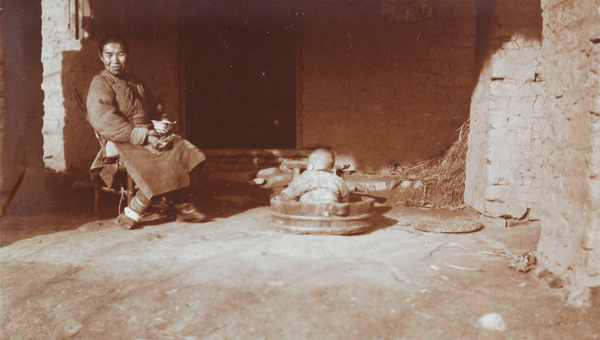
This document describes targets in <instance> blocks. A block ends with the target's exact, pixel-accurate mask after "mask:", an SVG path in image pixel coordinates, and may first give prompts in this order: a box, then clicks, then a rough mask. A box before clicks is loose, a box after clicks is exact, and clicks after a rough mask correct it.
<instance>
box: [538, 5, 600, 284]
mask: <svg viewBox="0 0 600 340" xmlns="http://www.w3.org/2000/svg"><path fill="white" fill-rule="evenodd" d="M542 6H543V13H544V14H543V16H544V23H545V25H544V46H543V49H542V53H543V56H542V69H543V78H544V85H545V90H546V95H545V98H544V99H545V105H544V107H545V116H546V119H547V121H546V124H544V130H543V131H544V139H543V143H544V145H545V146H546V149H547V154H546V158H545V160H546V164H545V165H544V177H543V186H544V192H543V195H542V196H541V200H542V201H543V204H544V209H543V211H542V218H541V222H542V232H541V235H540V242H539V245H538V250H539V251H540V252H541V253H542V254H544V255H545V256H546V257H548V258H549V259H550V260H551V261H553V262H554V263H555V264H556V265H558V266H559V267H562V268H563V271H564V269H565V268H568V267H571V268H574V269H575V275H576V280H577V283H578V284H581V285H590V286H593V285H596V286H597V285H600V177H599V176H600V84H599V83H600V77H599V75H598V70H600V7H599V6H598V3H597V2H595V1H576V2H565V1H557V0H548V1H543V2H542ZM558 272H560V271H558Z"/></svg>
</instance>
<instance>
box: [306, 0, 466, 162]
mask: <svg viewBox="0 0 600 340" xmlns="http://www.w3.org/2000/svg"><path fill="white" fill-rule="evenodd" d="M414 3H417V2H415V1H412V2H411V1H331V2H328V1H322V2H309V1H307V2H303V13H304V17H303V18H302V23H303V27H304V31H303V50H302V57H303V65H302V66H303V74H302V78H303V97H302V105H303V108H302V132H303V135H302V141H303V147H305V148H314V147H331V148H332V149H333V150H334V151H335V152H336V153H337V154H338V155H340V157H341V158H342V159H343V158H347V159H349V160H351V161H353V163H354V164H355V165H356V168H357V169H358V170H361V171H367V172H379V171H385V170H389V169H390V168H391V167H393V166H394V165H400V166H410V165H414V164H415V163H416V162H418V161H420V160H423V159H427V158H430V157H432V156H435V155H437V154H439V153H441V152H443V151H444V150H445V148H447V147H449V146H450V145H451V144H452V142H454V140H455V138H456V137H457V129H458V128H460V126H461V125H462V124H463V123H464V122H465V121H466V120H467V119H468V114H469V101H470V96H471V91H472V84H473V82H472V72H473V48H474V44H475V1H474V0H473V1H470V0H469V1H434V2H431V3H432V4H433V7H431V8H422V7H420V6H419V7H418V9H415V8H410V7H405V6H409V5H410V4H414Z"/></svg>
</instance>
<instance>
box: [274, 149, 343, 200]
mask: <svg viewBox="0 0 600 340" xmlns="http://www.w3.org/2000/svg"><path fill="white" fill-rule="evenodd" d="M334 166H335V155H334V154H333V152H331V151H329V150H326V149H317V150H315V151H313V153H311V154H310V156H308V164H307V166H306V171H304V172H303V173H302V174H300V176H298V177H296V178H295V179H294V180H293V181H292V182H291V183H290V184H289V185H288V187H287V188H285V190H283V191H282V192H281V195H279V197H278V198H279V199H280V200H282V201H300V202H322V203H335V202H348V199H349V197H350V191H349V190H348V186H347V185H346V182H344V180H343V179H342V178H340V177H339V176H337V175H336V174H335V170H334Z"/></svg>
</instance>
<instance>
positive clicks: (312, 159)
mask: <svg viewBox="0 0 600 340" xmlns="http://www.w3.org/2000/svg"><path fill="white" fill-rule="evenodd" d="M334 165H335V155H334V154H333V152H331V151H329V150H326V149H317V150H315V151H313V153H311V154H310V156H308V165H307V169H308V170H309V171H316V170H324V171H331V170H333V167H334Z"/></svg>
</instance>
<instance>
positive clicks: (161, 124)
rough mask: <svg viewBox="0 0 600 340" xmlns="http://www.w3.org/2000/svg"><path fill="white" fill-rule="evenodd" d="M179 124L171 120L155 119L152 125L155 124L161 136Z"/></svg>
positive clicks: (155, 129)
mask: <svg viewBox="0 0 600 340" xmlns="http://www.w3.org/2000/svg"><path fill="white" fill-rule="evenodd" d="M175 124H177V122H171V121H168V120H153V121H152V125H153V126H154V131H156V133H158V134H159V135H161V136H166V135H168V134H169V133H170V132H171V130H173V127H174V126H175Z"/></svg>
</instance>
